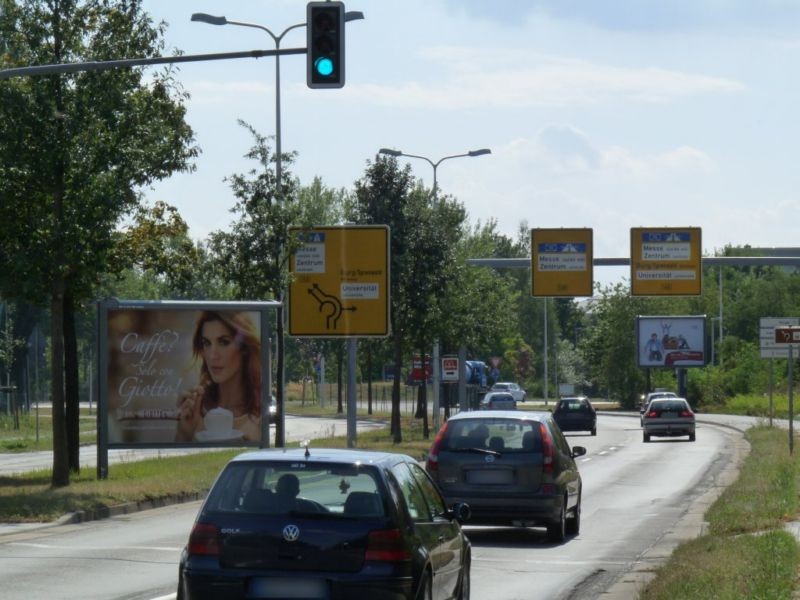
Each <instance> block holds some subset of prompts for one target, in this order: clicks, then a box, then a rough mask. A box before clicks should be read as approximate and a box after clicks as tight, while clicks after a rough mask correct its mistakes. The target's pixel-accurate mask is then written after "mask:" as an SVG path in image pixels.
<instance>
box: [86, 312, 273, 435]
mask: <svg viewBox="0 0 800 600" xmlns="http://www.w3.org/2000/svg"><path fill="white" fill-rule="evenodd" d="M259 304H260V305H261V306H259ZM277 305H278V303H267V302H264V303H253V304H245V303H224V302H220V303H205V302H196V303H190V302H185V303H164V302H141V303H130V302H116V301H112V302H104V303H101V315H100V355H101V356H100V368H99V372H100V402H99V405H98V408H99V413H100V415H99V423H100V429H101V436H100V437H101V440H102V442H104V444H105V445H106V446H107V447H137V446H148V447H168V446H173V445H182V446H188V445H191V446H194V445H207V446H220V445H223V446H224V445H236V446H239V445H262V437H263V438H265V437H266V431H267V427H266V418H264V419H262V417H263V416H264V415H265V414H266V413H265V409H266V408H267V407H268V397H269V396H268V394H269V391H270V376H269V373H270V366H269V365H270V359H269V344H268V343H266V341H267V340H268V339H269V334H268V329H267V323H268V322H269V318H268V315H267V314H266V312H265V311H264V309H263V306H269V307H270V308H275V306H277ZM262 340H264V341H265V343H262ZM262 422H263V427H262ZM264 441H265V442H266V441H267V440H266V439H265V440H264Z"/></svg>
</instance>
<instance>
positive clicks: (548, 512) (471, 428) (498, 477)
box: [426, 410, 586, 542]
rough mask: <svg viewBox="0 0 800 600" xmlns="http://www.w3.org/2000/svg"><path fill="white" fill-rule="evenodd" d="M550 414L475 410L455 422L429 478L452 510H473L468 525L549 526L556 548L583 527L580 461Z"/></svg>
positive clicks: (434, 451)
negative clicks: (454, 506) (462, 507)
mask: <svg viewBox="0 0 800 600" xmlns="http://www.w3.org/2000/svg"><path fill="white" fill-rule="evenodd" d="M585 453H586V449H585V448H582V447H580V446H575V447H574V448H572V449H570V447H569V444H567V441H566V439H565V438H564V435H563V434H562V433H561V430H560V429H559V428H558V425H556V423H555V421H554V420H553V417H552V415H551V414H550V413H549V412H532V411H531V412H529V411H489V410H485V411H480V410H479V411H473V412H460V413H458V414H457V415H455V416H453V417H450V419H448V420H447V422H446V423H445V424H444V425H443V426H442V428H441V429H440V430H439V433H438V434H437V436H436V439H435V441H434V442H433V445H432V447H431V449H430V452H429V454H428V461H427V465H426V468H427V471H428V473H430V475H431V477H432V478H433V479H434V480H435V481H436V483H437V484H438V485H439V488H440V489H441V490H442V493H443V494H444V497H445V500H446V501H447V502H448V503H459V502H464V503H467V504H469V506H470V512H471V516H470V520H469V523H470V524H477V525H518V526H525V527H528V526H545V527H547V535H548V538H549V540H550V541H552V542H562V541H563V540H564V538H565V536H566V534H567V533H570V534H577V533H578V532H579V531H580V524H581V493H582V483H581V476H580V473H579V472H578V467H577V465H576V464H575V460H574V459H575V457H577V456H582V455H583V454H585Z"/></svg>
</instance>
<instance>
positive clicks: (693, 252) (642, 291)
mask: <svg viewBox="0 0 800 600" xmlns="http://www.w3.org/2000/svg"><path fill="white" fill-rule="evenodd" d="M700 238H701V232H700V228H699V227H659V228H654V229H645V228H641V227H633V228H631V295H632V296H699V295H700V293H701V291H702V278H703V270H702V267H701V256H700V254H701V249H702V245H701V243H700Z"/></svg>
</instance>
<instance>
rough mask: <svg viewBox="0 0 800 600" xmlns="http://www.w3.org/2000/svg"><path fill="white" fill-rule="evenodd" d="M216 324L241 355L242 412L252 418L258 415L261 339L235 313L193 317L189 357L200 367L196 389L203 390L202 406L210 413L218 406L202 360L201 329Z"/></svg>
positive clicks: (244, 315) (248, 320)
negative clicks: (223, 328) (231, 338)
mask: <svg viewBox="0 0 800 600" xmlns="http://www.w3.org/2000/svg"><path fill="white" fill-rule="evenodd" d="M210 321H219V322H220V323H222V324H223V325H225V327H226V328H227V329H228V330H229V331H230V334H231V335H232V336H233V338H234V343H236V344H237V345H238V346H239V351H240V352H241V355H242V371H241V377H242V383H243V387H244V399H243V400H244V407H245V412H246V413H247V414H250V415H252V416H254V417H257V416H259V415H261V338H260V336H259V331H258V330H257V329H256V326H255V323H254V322H253V318H252V316H251V314H250V313H247V312H238V311H215V310H205V311H203V312H201V313H200V316H198V317H197V324H196V325H195V328H194V337H193V338H192V354H193V355H194V357H195V359H196V360H199V361H200V363H201V367H200V385H202V386H203V387H204V388H205V390H206V391H205V394H204V395H203V406H204V407H205V409H206V410H210V409H212V408H215V407H217V406H218V405H219V385H217V384H216V383H214V381H213V380H212V379H211V373H209V371H208V365H207V364H206V361H205V360H203V325H204V324H205V323H208V322H210Z"/></svg>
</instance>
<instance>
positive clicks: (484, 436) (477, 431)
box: [441, 418, 542, 453]
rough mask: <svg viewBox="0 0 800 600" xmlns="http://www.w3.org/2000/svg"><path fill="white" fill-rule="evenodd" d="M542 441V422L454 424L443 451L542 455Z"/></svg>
mask: <svg viewBox="0 0 800 600" xmlns="http://www.w3.org/2000/svg"><path fill="white" fill-rule="evenodd" d="M541 448H542V438H541V433H540V428H539V422H538V421H533V420H519V419H502V418H492V419H463V420H452V421H450V422H449V423H448V425H447V429H446V430H445V437H444V439H443V440H442V446H441V451H450V452H458V451H469V450H470V449H479V450H484V449H485V450H495V451H497V452H510V453H525V452H541Z"/></svg>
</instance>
